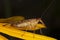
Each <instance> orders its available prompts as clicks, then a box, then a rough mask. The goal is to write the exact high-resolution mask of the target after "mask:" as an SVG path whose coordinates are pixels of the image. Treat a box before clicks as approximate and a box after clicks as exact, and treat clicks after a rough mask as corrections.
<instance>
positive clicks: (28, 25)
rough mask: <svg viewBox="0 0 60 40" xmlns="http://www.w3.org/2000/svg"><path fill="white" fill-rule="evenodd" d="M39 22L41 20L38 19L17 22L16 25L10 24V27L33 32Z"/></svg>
mask: <svg viewBox="0 0 60 40" xmlns="http://www.w3.org/2000/svg"><path fill="white" fill-rule="evenodd" d="M40 20H41V19H40V18H38V19H28V20H22V21H18V22H16V23H12V24H11V26H13V27H16V28H18V29H20V30H34V29H35V28H36V24H38V23H39V22H40ZM42 23H43V22H42Z"/></svg>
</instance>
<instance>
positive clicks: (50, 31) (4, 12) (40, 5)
mask: <svg viewBox="0 0 60 40" xmlns="http://www.w3.org/2000/svg"><path fill="white" fill-rule="evenodd" d="M56 2H58V4H57V3H56ZM58 5H59V0H58V1H56V0H0V18H8V17H11V16H24V17H26V18H36V17H41V18H42V20H43V21H44V23H45V24H46V26H47V29H42V31H43V34H44V35H47V36H51V37H54V38H59V37H58V36H59V34H60V33H59V32H60V31H59V30H60V25H59V24H60V19H59V7H60V6H58ZM36 33H38V34H39V30H38V31H37V32H36ZM0 34H2V35H4V36H6V37H7V38H9V39H11V40H17V38H14V37H10V36H8V35H5V34H3V33H0Z"/></svg>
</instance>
